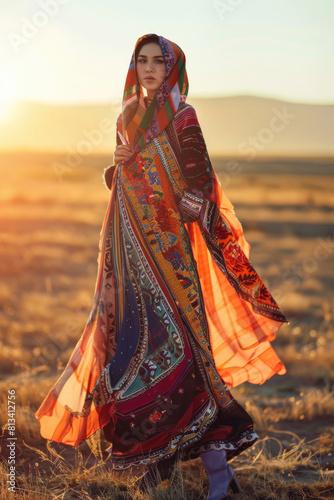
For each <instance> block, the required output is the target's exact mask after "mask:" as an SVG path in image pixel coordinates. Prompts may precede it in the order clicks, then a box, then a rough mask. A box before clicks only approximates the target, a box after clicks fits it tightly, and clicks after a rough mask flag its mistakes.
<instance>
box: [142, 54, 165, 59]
mask: <svg viewBox="0 0 334 500" xmlns="http://www.w3.org/2000/svg"><path fill="white" fill-rule="evenodd" d="M138 57H147V56H145V54H139V56H138ZM157 57H161V59H163V57H164V56H153V58H154V59H156V58H157Z"/></svg>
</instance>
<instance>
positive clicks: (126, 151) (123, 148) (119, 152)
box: [114, 144, 133, 164]
mask: <svg viewBox="0 0 334 500" xmlns="http://www.w3.org/2000/svg"><path fill="white" fill-rule="evenodd" d="M132 153H133V150H132V148H131V146H130V144H119V145H117V146H116V150H115V153H114V162H115V163H116V164H117V163H119V162H120V161H122V160H127V159H128V158H129V157H130V156H131V155H132Z"/></svg>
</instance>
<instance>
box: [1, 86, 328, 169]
mask: <svg viewBox="0 0 334 500" xmlns="http://www.w3.org/2000/svg"><path fill="white" fill-rule="evenodd" d="M187 102H189V104H191V105H193V106H194V108H195V109H196V112H197V116H198V119H199V122H200V124H201V127H202V130H203V134H204V138H205V141H206V144H207V147H208V150H209V153H210V154H211V155H224V156H233V157H236V156H238V157H242V158H244V159H247V158H249V159H253V158H255V157H270V156H275V157H291V156H297V157H304V156H314V157H318V156H321V157H333V156H334V105H320V104H300V103H294V102H288V101H283V100H277V99H268V98H263V97H256V96H249V95H240V96H231V97H216V98H188V99H187ZM119 112H120V101H119V102H113V103H106V104H94V103H92V104H83V105H72V104H69V105H50V104H43V103H37V102H24V101H21V102H16V103H14V104H12V106H11V108H10V109H9V111H8V112H7V113H6V116H5V117H4V118H2V119H1V118H0V149H1V150H8V149H16V150H17V149H19V150H54V151H59V152H63V153H69V154H70V153H72V154H75V153H77V154H81V155H86V154H89V153H92V152H94V153H108V152H110V154H112V152H113V149H114V146H115V122H116V118H117V116H118V114H119Z"/></svg>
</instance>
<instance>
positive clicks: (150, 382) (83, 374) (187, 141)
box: [35, 34, 287, 500]
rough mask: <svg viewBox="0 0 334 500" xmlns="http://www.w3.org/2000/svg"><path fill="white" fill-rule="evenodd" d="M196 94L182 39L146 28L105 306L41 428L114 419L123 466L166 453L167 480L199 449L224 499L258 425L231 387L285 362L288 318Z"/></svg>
mask: <svg viewBox="0 0 334 500" xmlns="http://www.w3.org/2000/svg"><path fill="white" fill-rule="evenodd" d="M187 93H188V78H187V72H186V68H185V55H184V53H183V52H182V50H181V49H180V47H178V45H176V44H175V43H173V42H171V41H169V40H167V39H165V38H164V37H161V36H157V35H155V34H149V35H144V36H143V37H141V38H139V40H138V41H137V43H136V46H135V50H134V53H133V55H132V58H131V62H130V67H129V70H128V74H127V78H126V83H125V89H124V94H123V106H122V113H121V114H120V116H119V118H118V120H117V146H116V151H115V154H114V165H112V166H111V167H109V168H108V169H107V170H106V171H105V182H106V185H107V187H108V188H109V189H110V190H111V195H110V201H109V205H108V208H107V211H106V214H105V218H104V222H103V226H102V229H101V234H100V242H99V258H98V276H97V281H96V287H95V295H94V304H93V308H92V311H91V314H90V317H89V319H88V322H87V325H86V328H85V330H84V332H83V334H82V336H81V338H80V339H79V341H78V343H77V345H76V347H75V349H74V351H73V353H72V355H71V357H70V360H69V362H68V364H67V366H66V368H65V370H64V372H63V374H62V375H61V377H60V378H59V379H58V381H57V382H56V384H55V385H54V387H53V388H52V389H51V390H50V392H49V394H48V395H47V396H46V398H45V400H44V401H43V403H42V405H41V407H40V408H39V409H38V411H37V412H36V414H35V415H36V418H37V419H39V421H40V425H41V434H42V436H43V437H45V438H47V439H51V440H53V441H56V442H62V443H66V444H70V445H72V446H77V445H78V444H79V443H80V442H81V441H82V440H83V439H86V438H88V437H89V436H90V435H92V434H93V433H94V432H95V431H96V430H98V429H101V428H103V430H104V434H105V436H106V438H107V440H108V441H110V442H111V443H112V447H111V449H110V453H111V459H112V463H113V467H114V468H115V469H118V470H122V469H127V468H129V467H131V466H138V465H143V464H144V465H145V466H147V469H148V472H147V477H148V478H149V479H150V480H152V481H153V480H154V478H155V476H154V471H155V470H156V469H155V466H156V465H157V470H158V471H159V473H160V478H159V479H164V478H166V477H169V475H170V473H171V470H172V467H171V465H172V464H173V462H174V461H175V459H176V457H178V458H180V459H181V460H188V459H190V458H196V457H198V456H200V457H201V458H202V460H203V463H204V466H205V469H206V471H207V473H208V476H209V495H208V499H210V500H215V499H220V498H225V497H226V495H227V490H228V487H229V485H231V486H232V487H234V489H236V490H238V489H239V486H238V483H237V481H236V479H235V476H234V474H233V471H232V469H231V467H230V466H229V465H228V464H227V460H228V459H230V458H232V457H234V456H236V455H238V454H239V453H240V452H242V451H243V450H244V449H245V448H247V447H249V446H251V445H252V444H253V443H254V442H255V440H256V439H257V437H258V436H257V435H256V434H255V433H254V430H253V422H252V419H251V418H250V416H249V415H248V414H247V413H246V411H245V410H244V409H243V408H242V407H241V406H240V405H239V404H238V403H237V401H236V400H235V399H234V398H233V396H232V394H231V392H230V391H229V389H228V386H229V387H233V386H236V385H238V384H240V383H242V382H244V381H246V380H248V381H249V382H252V383H263V382H264V381H265V380H267V379H268V378H270V377H271V376H272V375H274V374H275V373H279V374H283V373H285V368H284V366H283V364H282V362H281V361H280V360H279V358H278V357H277V355H276V354H275V352H274V350H273V349H272V347H271V345H270V341H272V340H273V339H274V338H275V335H274V334H275V332H276V331H277V330H278V329H279V328H280V327H281V325H282V324H283V323H285V322H287V319H286V317H285V316H284V314H283V313H282V311H281V310H280V308H279V307H278V305H277V303H276V302H275V300H274V299H273V297H272V296H271V295H270V293H269V291H268V290H267V288H266V287H265V285H264V283H263V281H262V280H261V278H260V277H259V275H258V274H257V273H256V271H255V269H254V268H253V267H252V265H251V263H250V261H249V260H248V257H249V249H250V245H249V244H248V243H247V241H246V240H245V238H244V236H243V232H242V226H241V224H240V222H239V221H238V219H237V218H236V216H235V213H234V210H233V205H232V204H231V203H230V201H229V200H228V198H227V197H226V196H225V194H224V193H223V191H222V189H221V186H220V183H219V181H218V179H217V176H216V173H215V171H214V169H213V167H212V164H211V161H210V158H209V155H208V152H207V149H206V146H205V142H204V139H203V135H202V132H201V128H200V125H199V123H198V120H197V117H196V112H195V110H194V108H193V107H191V106H190V105H189V104H187V103H186V96H187ZM108 451H109V450H108ZM157 482H158V481H156V483H157Z"/></svg>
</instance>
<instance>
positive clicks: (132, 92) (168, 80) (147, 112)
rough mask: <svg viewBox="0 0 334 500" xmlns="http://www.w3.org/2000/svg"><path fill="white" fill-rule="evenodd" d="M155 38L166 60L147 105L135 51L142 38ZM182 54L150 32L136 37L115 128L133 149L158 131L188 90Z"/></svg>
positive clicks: (172, 43)
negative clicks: (158, 84)
mask: <svg viewBox="0 0 334 500" xmlns="http://www.w3.org/2000/svg"><path fill="white" fill-rule="evenodd" d="M149 38H151V39H152V42H158V43H159V45H160V47H161V50H162V54H163V57H164V59H165V62H166V76H165V79H164V81H163V83H162V84H161V86H160V88H159V89H158V90H157V91H156V94H155V96H154V98H153V100H152V102H151V103H150V105H149V106H148V107H146V105H145V101H144V93H143V89H142V86H141V85H140V83H139V82H138V79H137V72H136V55H137V49H138V46H139V45H140V44H141V42H142V41H143V40H146V39H149ZM188 88H189V85H188V76H187V71H186V57H185V54H184V52H183V51H182V50H181V48H180V47H179V46H178V45H176V43H174V42H171V41H170V40H167V39H166V38H164V37H162V36H158V35H156V34H154V33H150V34H147V35H143V36H142V37H140V38H138V40H137V42H136V45H135V49H134V51H133V54H132V57H131V61H130V66H129V70H128V74H127V77H126V81H125V86H124V93H123V101H122V113H121V116H120V119H119V120H118V124H117V125H118V127H117V128H118V130H120V132H121V133H122V134H123V136H124V137H125V138H126V139H127V140H128V141H129V143H130V144H131V146H132V147H133V148H134V152H135V153H137V152H138V151H139V150H140V149H142V148H143V147H145V146H146V144H148V143H149V142H151V141H152V140H153V139H154V138H155V137H156V136H157V135H159V134H160V132H162V131H163V130H164V129H165V128H166V126H167V125H168V123H169V122H170V121H171V120H172V119H173V117H174V115H175V113H176V111H177V109H178V107H179V104H180V102H182V101H185V100H186V97H187V94H188Z"/></svg>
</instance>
